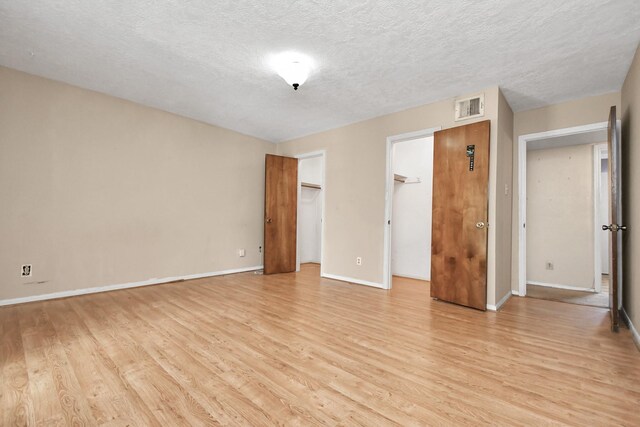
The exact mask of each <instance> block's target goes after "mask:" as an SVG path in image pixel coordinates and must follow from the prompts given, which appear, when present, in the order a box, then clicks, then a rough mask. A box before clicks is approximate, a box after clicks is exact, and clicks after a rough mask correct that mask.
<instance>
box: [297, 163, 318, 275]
mask: <svg viewBox="0 0 640 427" xmlns="http://www.w3.org/2000/svg"><path fill="white" fill-rule="evenodd" d="M322 162H323V157H322V156H316V157H309V158H303V159H300V160H299V163H298V177H299V181H300V197H299V199H298V200H299V201H298V215H299V219H298V225H299V232H298V233H299V234H298V238H299V242H298V250H299V254H298V256H299V261H300V264H308V263H314V264H320V261H321V254H322V252H321V251H322V198H323V197H322V191H323V188H322V182H323V177H322V172H323V165H322Z"/></svg>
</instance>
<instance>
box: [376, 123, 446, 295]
mask: <svg viewBox="0 0 640 427" xmlns="http://www.w3.org/2000/svg"><path fill="white" fill-rule="evenodd" d="M441 129H442V127H441V126H436V127H433V128H429V129H422V130H419V131H415V132H407V133H402V134H399V135H392V136H388V137H387V148H386V150H387V151H386V153H387V165H386V170H385V194H384V254H383V256H382V287H383V288H385V289H391V285H392V282H393V280H392V277H391V276H392V272H391V225H390V222H391V217H392V216H393V212H392V211H393V150H392V148H393V144H395V143H398V142H405V141H411V140H414V139H420V138H428V137H430V136H433V134H434V133H435V132H437V131H439V130H441Z"/></svg>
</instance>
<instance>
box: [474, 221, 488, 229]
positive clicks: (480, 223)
mask: <svg viewBox="0 0 640 427" xmlns="http://www.w3.org/2000/svg"><path fill="white" fill-rule="evenodd" d="M484 227H486V224H485V223H484V222H482V221H480V222H476V228H484Z"/></svg>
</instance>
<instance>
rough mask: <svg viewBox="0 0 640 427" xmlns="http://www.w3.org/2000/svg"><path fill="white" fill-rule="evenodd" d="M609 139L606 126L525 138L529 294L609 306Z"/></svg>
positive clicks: (523, 248) (523, 212) (525, 283)
mask: <svg viewBox="0 0 640 427" xmlns="http://www.w3.org/2000/svg"><path fill="white" fill-rule="evenodd" d="M606 141H607V123H606V122H605V123H597V124H594V125H588V126H581V127H577V128H570V129H563V130H558V131H552V132H546V133H544V134H537V135H526V136H524V137H521V139H520V142H519V143H520V153H519V155H520V165H519V166H520V174H521V175H520V209H519V211H520V218H521V229H520V261H519V262H520V289H519V291H520V292H519V293H520V295H521V296H525V295H526V296H528V297H532V298H539V299H547V300H554V301H560V302H566V303H572V304H580V305H591V306H596V307H603V308H608V307H609V288H608V275H607V273H608V268H609V267H608V266H609V263H610V256H609V240H608V239H609V235H608V233H607V232H605V231H602V228H601V225H602V224H608V223H609V220H608V218H609V208H608V194H609V187H608V178H607V173H608V171H607V158H608V157H607V156H608V154H607V151H608V150H607V145H606ZM525 218H526V221H525Z"/></svg>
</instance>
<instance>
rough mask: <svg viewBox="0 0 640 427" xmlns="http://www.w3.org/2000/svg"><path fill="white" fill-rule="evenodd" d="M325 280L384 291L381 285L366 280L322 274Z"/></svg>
mask: <svg viewBox="0 0 640 427" xmlns="http://www.w3.org/2000/svg"><path fill="white" fill-rule="evenodd" d="M322 277H326V278H327V279H333V280H339V281H341V282H348V283H355V284H356V285H365V286H372V287H374V288H380V289H386V288H385V287H384V285H383V284H382V283H376V282H369V281H367V280H360V279H354V278H353V277H345V276H338V275H336V274H327V273H325V274H323V275H322Z"/></svg>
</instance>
